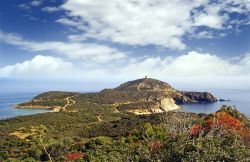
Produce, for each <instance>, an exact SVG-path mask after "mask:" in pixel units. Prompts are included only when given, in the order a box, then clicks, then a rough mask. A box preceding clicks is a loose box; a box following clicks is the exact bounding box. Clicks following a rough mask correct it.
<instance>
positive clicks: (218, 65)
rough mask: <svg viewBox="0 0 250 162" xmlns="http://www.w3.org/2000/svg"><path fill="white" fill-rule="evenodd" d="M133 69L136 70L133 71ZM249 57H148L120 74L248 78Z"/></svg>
mask: <svg viewBox="0 0 250 162" xmlns="http://www.w3.org/2000/svg"><path fill="white" fill-rule="evenodd" d="M134 69H137V70H136V71H134ZM249 69H250V55H249V54H246V55H245V56H244V57H243V58H240V59H238V60H237V61H234V62H232V61H230V60H229V59H223V58H220V57H218V56H216V55H211V54H206V53H198V52H195V51H191V52H189V53H188V54H185V55H181V56H178V57H165V58H161V57H150V58H146V59H144V60H137V62H134V63H131V64H129V65H128V66H126V67H124V68H122V69H121V73H123V74H130V75H133V76H144V75H149V76H153V77H156V78H164V77H166V78H168V77H181V78H182V77H200V78H202V77H208V78H209V77H210V78H216V77H218V78H220V77H236V78H237V77H248V78H249V77H250V71H249Z"/></svg>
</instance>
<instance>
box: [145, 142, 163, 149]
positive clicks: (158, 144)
mask: <svg viewBox="0 0 250 162" xmlns="http://www.w3.org/2000/svg"><path fill="white" fill-rule="evenodd" d="M161 146H162V144H161V141H159V140H155V141H151V142H149V143H148V147H149V148H150V149H152V150H158V149H159V148H161Z"/></svg>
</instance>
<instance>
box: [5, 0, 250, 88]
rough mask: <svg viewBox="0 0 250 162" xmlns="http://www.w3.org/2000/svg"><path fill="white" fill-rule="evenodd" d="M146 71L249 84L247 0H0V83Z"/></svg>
mask: <svg viewBox="0 0 250 162" xmlns="http://www.w3.org/2000/svg"><path fill="white" fill-rule="evenodd" d="M145 75H147V76H148V77H150V78H155V79H160V80H163V81H166V82H169V83H171V84H173V85H176V86H177V87H180V88H181V87H184V88H189V87H203V88H204V89H205V88H231V89H248V90H250V0H154V1H152V0H101V1H100V0H11V1H10V0H1V1H0V89H2V90H5V91H10V90H12V91H15V90H18V89H22V90H24V89H27V88H28V89H39V88H40V90H45V89H46V90H47V89H55V90H57V89H59V90H62V89H63V90H81V91H91V90H99V89H102V88H105V87H107V88H110V87H115V86H117V85H119V84H120V83H122V82H125V81H128V80H133V79H137V78H143V77H144V76H145ZM79 86H81V87H79Z"/></svg>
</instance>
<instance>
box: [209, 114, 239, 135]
mask: <svg viewBox="0 0 250 162" xmlns="http://www.w3.org/2000/svg"><path fill="white" fill-rule="evenodd" d="M213 126H220V127H222V128H225V129H232V130H236V131H237V130H241V129H242V128H243V127H244V123H243V122H241V121H240V120H238V119H236V118H234V117H232V116H231V115H229V114H228V113H226V112H224V111H221V112H217V113H215V114H214V115H213V116H211V117H210V118H208V119H207V120H206V127H209V128H212V127H213Z"/></svg>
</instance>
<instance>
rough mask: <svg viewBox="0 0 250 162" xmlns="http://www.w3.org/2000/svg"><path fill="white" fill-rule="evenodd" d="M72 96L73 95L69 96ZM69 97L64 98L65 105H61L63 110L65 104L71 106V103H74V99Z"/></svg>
mask: <svg viewBox="0 0 250 162" xmlns="http://www.w3.org/2000/svg"><path fill="white" fill-rule="evenodd" d="M71 97H73V96H71ZM71 97H67V98H65V100H66V101H67V103H66V105H64V106H63V108H62V109H63V110H66V108H67V106H71V105H74V104H75V103H76V101H75V100H73V99H71Z"/></svg>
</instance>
